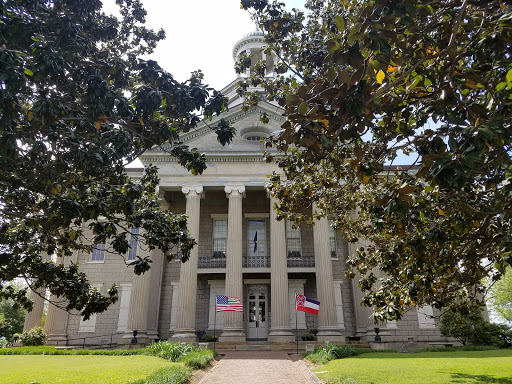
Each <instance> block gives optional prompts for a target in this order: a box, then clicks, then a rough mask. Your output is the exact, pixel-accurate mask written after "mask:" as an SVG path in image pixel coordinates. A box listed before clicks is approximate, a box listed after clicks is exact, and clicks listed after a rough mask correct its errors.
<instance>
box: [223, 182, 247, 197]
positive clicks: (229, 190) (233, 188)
mask: <svg viewBox="0 0 512 384" xmlns="http://www.w3.org/2000/svg"><path fill="white" fill-rule="evenodd" d="M224 192H226V197H228V198H231V197H237V198H242V197H244V196H245V185H242V184H228V185H226V186H225V187H224Z"/></svg>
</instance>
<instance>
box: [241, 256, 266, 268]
mask: <svg viewBox="0 0 512 384" xmlns="http://www.w3.org/2000/svg"><path fill="white" fill-rule="evenodd" d="M242 267H243V268H270V256H244V257H243V259H242Z"/></svg>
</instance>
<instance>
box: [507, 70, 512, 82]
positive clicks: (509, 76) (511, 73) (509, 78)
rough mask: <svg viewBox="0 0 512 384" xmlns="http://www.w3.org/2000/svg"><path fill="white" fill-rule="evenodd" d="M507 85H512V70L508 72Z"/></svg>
mask: <svg viewBox="0 0 512 384" xmlns="http://www.w3.org/2000/svg"><path fill="white" fill-rule="evenodd" d="M507 83H512V69H509V70H508V72H507Z"/></svg>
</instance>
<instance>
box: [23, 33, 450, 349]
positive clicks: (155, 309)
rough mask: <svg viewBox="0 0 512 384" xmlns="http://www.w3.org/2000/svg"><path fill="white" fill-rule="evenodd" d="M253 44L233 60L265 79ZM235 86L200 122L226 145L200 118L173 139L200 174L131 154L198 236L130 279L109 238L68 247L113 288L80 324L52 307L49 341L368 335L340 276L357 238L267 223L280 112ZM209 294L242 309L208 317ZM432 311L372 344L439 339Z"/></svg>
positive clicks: (353, 294) (387, 329)
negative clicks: (108, 301) (186, 250)
mask: <svg viewBox="0 0 512 384" xmlns="http://www.w3.org/2000/svg"><path fill="white" fill-rule="evenodd" d="M263 44H264V43H263V35H262V33H261V32H259V31H255V32H252V33H250V34H248V35H246V36H244V37H243V38H242V39H241V40H240V41H238V42H237V43H236V45H235V46H234V48H233V58H234V59H235V60H236V59H237V58H238V56H239V55H240V54H242V53H244V52H245V53H247V54H251V56H252V57H253V58H256V59H258V58H262V59H265V60H266V63H267V72H268V75H269V76H272V75H273V64H274V62H275V60H276V58H275V57H265V54H264V52H263V51H262V49H261V48H262V47H263ZM237 81H238V79H235V80H234V81H233V82H232V83H230V84H229V85H228V86H227V87H225V88H224V90H223V93H224V94H225V95H226V96H227V97H229V111H227V112H225V113H223V114H222V116H220V117H218V118H214V119H213V121H211V122H208V125H209V126H214V125H215V124H217V122H218V120H219V119H220V118H224V119H226V120H227V121H228V122H229V123H232V124H233V126H234V127H235V128H236V130H237V135H236V137H235V139H234V141H233V142H232V143H231V144H230V145H226V146H221V145H220V144H219V143H218V142H217V139H216V135H215V133H214V132H213V131H212V130H211V129H210V128H209V127H208V126H206V125H201V124H200V125H199V127H198V128H197V129H194V130H192V131H190V132H188V133H186V134H184V135H183V136H182V138H183V141H184V143H185V144H186V145H189V146H190V147H193V148H197V149H198V150H199V151H200V152H203V153H205V155H206V159H207V164H208V169H207V170H206V171H205V172H204V173H203V174H202V175H201V176H194V175H191V174H190V173H188V172H187V171H186V170H185V169H184V168H183V167H181V166H180V165H179V164H178V162H177V161H176V159H175V158H174V157H172V156H170V155H169V154H168V153H166V152H165V151H162V150H161V149H160V148H154V149H152V150H150V151H148V152H146V153H145V154H144V155H143V156H141V158H140V160H141V161H142V163H144V164H154V165H157V166H158V168H159V176H160V179H161V181H160V187H159V193H160V200H161V205H162V207H163V208H166V209H167V208H168V209H170V210H171V211H172V212H175V213H183V214H186V215H187V216H188V225H189V230H190V233H191V235H192V236H193V237H194V238H195V239H196V240H197V242H198V245H197V246H195V247H194V248H193V250H192V254H191V257H190V260H189V261H188V262H186V263H181V262H180V261H179V260H178V261H172V262H169V263H168V262H166V261H164V260H163V257H162V254H161V252H159V251H154V252H152V255H151V257H152V259H153V263H152V268H151V270H150V271H149V272H147V273H145V274H144V275H142V276H136V275H135V274H134V273H133V268H132V267H127V266H126V265H125V263H124V260H122V259H121V258H120V257H119V256H116V255H113V254H109V253H108V244H107V245H106V246H105V247H98V249H97V250H95V251H94V252H93V253H92V254H88V253H78V254H76V255H75V256H74V258H75V260H76V261H78V262H79V265H80V269H81V270H82V271H83V272H85V273H87V275H88V277H89V279H90V282H91V284H92V285H93V286H95V287H97V288H98V289H99V290H100V291H101V292H105V291H106V290H107V289H108V288H109V287H110V286H111V285H112V284H116V285H118V286H119V292H120V299H119V301H118V302H117V303H116V304H115V305H113V306H112V307H111V308H109V309H108V310H107V311H106V312H103V313H100V314H97V315H93V316H92V317H91V318H90V319H89V320H87V321H83V320H82V319H81V318H80V316H78V315H77V314H73V313H66V312H64V311H62V310H60V309H57V308H56V307H54V306H53V305H50V306H49V310H48V316H47V320H46V325H45V327H46V332H47V334H48V343H49V344H60V345H65V344H67V345H76V344H80V343H82V341H84V342H85V343H86V344H89V343H94V342H97V343H99V342H109V340H111V339H112V340H113V342H116V343H118V344H122V343H126V344H128V343H130V342H131V339H132V338H133V331H134V330H136V331H137V341H138V342H140V343H148V342H150V341H152V340H155V339H175V340H181V341H193V340H196V332H198V331H204V332H206V333H209V334H213V332H214V327H215V332H216V334H217V335H218V336H220V341H228V342H245V341H248V340H261V341H266V342H269V343H272V342H292V341H293V340H294V330H295V327H296V324H297V328H298V329H299V335H300V334H301V333H303V332H305V331H309V330H312V329H315V330H318V335H317V336H318V339H319V340H330V341H342V340H345V339H346V338H347V337H348V336H357V337H360V338H361V340H363V341H364V340H374V338H375V330H374V328H375V325H374V323H373V321H372V320H371V319H370V313H371V310H370V309H368V308H366V307H363V306H361V305H360V302H361V299H362V293H361V291H360V290H359V289H358V287H357V280H349V279H346V278H345V276H344V271H345V270H346V269H347V264H346V259H347V257H348V256H349V255H351V254H352V253H353V252H355V249H356V248H357V247H359V246H361V245H362V244H349V243H347V242H346V241H345V240H344V238H343V236H342V234H341V233H337V232H335V231H334V230H333V229H332V228H331V227H330V225H329V220H328V219H327V218H324V219H321V220H318V221H317V222H316V224H315V225H314V226H313V227H310V226H301V227H300V228H294V226H292V224H291V223H290V222H287V221H286V220H282V221H278V220H276V214H275V212H274V210H273V209H272V207H273V206H274V203H275V202H276V201H275V199H274V198H273V197H269V195H268V193H267V191H266V189H265V185H266V183H267V182H268V179H267V175H269V174H270V173H271V172H272V171H274V170H277V168H276V166H275V165H274V164H267V163H266V162H264V161H263V159H262V145H261V143H260V139H262V138H264V137H267V136H269V135H270V134H271V133H272V132H274V131H278V130H279V129H280V126H281V124H282V123H283V122H284V118H283V116H282V115H281V114H282V109H281V108H279V107H278V106H277V105H275V104H273V103H269V102H267V101H261V102H260V104H259V105H258V106H257V107H255V108H252V109H251V110H249V111H243V110H242V106H241V102H242V99H241V98H240V97H239V96H238V95H237V94H236V83H237ZM263 112H265V113H267V114H268V116H269V117H270V123H268V124H266V125H264V124H262V123H260V120H259V118H260V114H261V113H263ZM134 175H135V177H136V176H137V172H135V173H134ZM131 246H132V247H131V249H130V252H129V254H128V255H127V256H126V258H127V259H128V260H130V259H134V258H135V256H136V255H137V254H140V255H142V254H143V250H142V249H140V248H139V246H138V245H137V241H136V238H135V237H134V238H133V241H132V243H131ZM106 250H107V251H106ZM144 254H145V255H146V254H147V253H144ZM296 293H298V294H304V295H306V296H307V297H310V298H313V299H315V300H318V301H319V302H320V311H319V314H318V316H315V315H310V314H305V313H304V312H298V313H297V312H296V311H295V299H294V296H295V294H296ZM216 295H227V296H233V297H237V298H239V299H240V300H241V302H242V304H243V307H244V311H243V313H238V312H223V313H217V314H216V312H215V296H216ZM36 304H37V305H36V306H35V309H34V311H33V312H32V313H31V314H29V316H28V317H27V327H30V326H31V325H35V324H37V321H38V318H39V321H40V314H39V311H40V310H39V309H38V308H40V307H41V304H40V303H36ZM41 308H42V307H41ZM433 314H434V313H433V310H432V308H431V307H424V308H421V309H417V308H411V309H410V310H409V311H408V312H407V314H406V315H405V317H404V319H402V320H400V321H396V322H388V323H384V324H379V328H380V335H381V336H382V340H383V341H394V342H397V343H405V342H407V343H411V342H417V343H418V342H419V343H427V342H432V341H439V340H442V338H441V335H440V332H439V329H438V326H437V324H436V322H435V321H434V317H433V316H432V315H433Z"/></svg>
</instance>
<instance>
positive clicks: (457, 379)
mask: <svg viewBox="0 0 512 384" xmlns="http://www.w3.org/2000/svg"><path fill="white" fill-rule="evenodd" d="M451 375H452V381H453V382H454V383H475V384H476V383H478V384H481V383H493V384H512V379H507V378H504V377H494V376H489V375H468V374H467V373H452V374H451ZM462 379H463V380H462ZM468 380H474V381H468Z"/></svg>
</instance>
